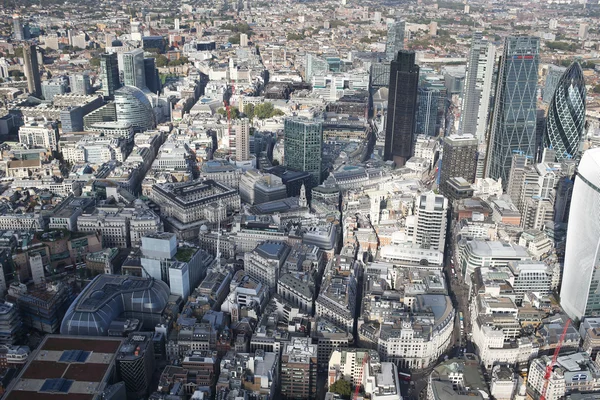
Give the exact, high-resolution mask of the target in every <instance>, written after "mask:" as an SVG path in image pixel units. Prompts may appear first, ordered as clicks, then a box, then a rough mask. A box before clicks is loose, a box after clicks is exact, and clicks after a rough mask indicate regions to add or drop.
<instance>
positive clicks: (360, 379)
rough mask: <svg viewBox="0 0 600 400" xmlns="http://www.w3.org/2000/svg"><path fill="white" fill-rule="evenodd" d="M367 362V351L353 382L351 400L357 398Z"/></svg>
mask: <svg viewBox="0 0 600 400" xmlns="http://www.w3.org/2000/svg"><path fill="white" fill-rule="evenodd" d="M368 362H369V353H366V354H365V357H364V358H363V362H362V369H361V371H360V375H359V378H358V382H355V383H356V385H355V387H354V396H353V397H352V399H353V400H357V399H358V394H359V393H360V387H361V385H362V380H363V375H364V374H365V368H367V363H368Z"/></svg>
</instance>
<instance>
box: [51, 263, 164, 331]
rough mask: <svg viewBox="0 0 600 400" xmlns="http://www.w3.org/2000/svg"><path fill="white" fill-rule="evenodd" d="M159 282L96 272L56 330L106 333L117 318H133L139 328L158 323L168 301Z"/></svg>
mask: <svg viewBox="0 0 600 400" xmlns="http://www.w3.org/2000/svg"><path fill="white" fill-rule="evenodd" d="M169 295H170V292H169V287H168V286H167V284H166V283H164V282H163V281H159V280H156V279H149V278H140V277H135V276H125V275H106V274H103V275H98V276H96V277H95V278H94V280H92V282H90V283H89V284H88V285H87V286H86V287H85V288H84V289H83V290H82V292H81V293H80V294H79V296H77V298H76V299H75V301H73V302H72V303H71V305H70V307H69V309H68V310H67V312H66V314H65V317H64V319H63V320H62V324H61V326H60V333H61V334H62V335H77V336H107V335H108V329H109V327H110V325H111V323H112V322H113V321H114V320H115V319H118V318H128V319H132V318H133V319H137V320H139V322H140V325H141V326H142V328H143V329H146V330H154V327H155V326H156V324H158V323H162V322H163V321H162V313H163V311H164V309H165V307H167V302H168V300H169Z"/></svg>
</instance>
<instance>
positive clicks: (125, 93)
mask: <svg viewBox="0 0 600 400" xmlns="http://www.w3.org/2000/svg"><path fill="white" fill-rule="evenodd" d="M115 108H116V110H117V121H119V122H125V123H130V124H131V125H132V126H133V128H134V130H136V131H138V132H140V131H141V132H143V131H147V130H148V129H154V127H155V126H156V120H155V117H154V110H153V109H152V104H151V103H150V100H148V97H147V96H146V95H145V94H144V92H142V91H141V90H140V89H138V88H136V87H135V86H123V87H122V88H120V89H117V90H115Z"/></svg>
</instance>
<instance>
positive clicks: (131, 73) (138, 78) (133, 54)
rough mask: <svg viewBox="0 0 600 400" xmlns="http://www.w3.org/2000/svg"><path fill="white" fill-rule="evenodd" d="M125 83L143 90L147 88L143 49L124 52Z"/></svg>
mask: <svg viewBox="0 0 600 400" xmlns="http://www.w3.org/2000/svg"><path fill="white" fill-rule="evenodd" d="M123 83H124V84H125V86H135V87H136V88H138V89H142V90H143V89H144V88H146V71H145V67H144V50H143V49H133V50H130V51H127V52H125V53H123Z"/></svg>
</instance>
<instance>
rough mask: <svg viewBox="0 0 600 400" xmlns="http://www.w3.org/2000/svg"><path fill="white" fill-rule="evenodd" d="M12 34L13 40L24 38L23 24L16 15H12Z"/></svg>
mask: <svg viewBox="0 0 600 400" xmlns="http://www.w3.org/2000/svg"><path fill="white" fill-rule="evenodd" d="M13 35H14V38H15V40H25V36H24V34H23V24H22V23H21V17H20V16H18V15H16V14H15V15H13Z"/></svg>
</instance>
